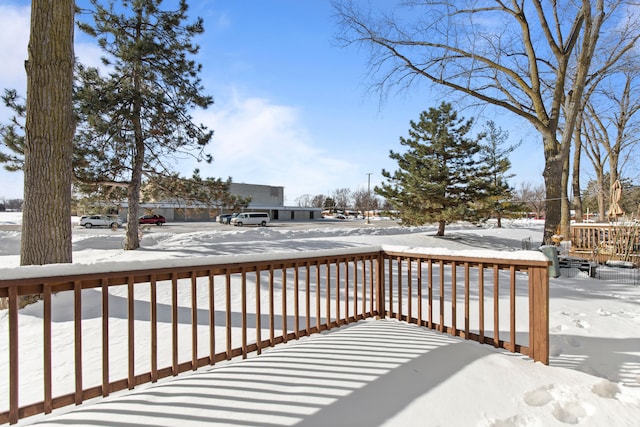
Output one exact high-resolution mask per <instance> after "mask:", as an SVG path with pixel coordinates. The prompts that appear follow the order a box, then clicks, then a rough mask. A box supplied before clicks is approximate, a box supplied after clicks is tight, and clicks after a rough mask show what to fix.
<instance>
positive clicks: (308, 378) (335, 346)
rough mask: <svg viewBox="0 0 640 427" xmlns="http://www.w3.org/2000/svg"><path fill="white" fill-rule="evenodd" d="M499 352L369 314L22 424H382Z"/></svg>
mask: <svg viewBox="0 0 640 427" xmlns="http://www.w3.org/2000/svg"><path fill="white" fill-rule="evenodd" d="M467 346H469V347H467ZM463 347H467V348H463ZM483 347H484V348H483ZM491 352H494V349H492V348H491V347H488V346H480V345H477V344H471V343H469V342H466V343H465V342H464V341H463V340H460V339H457V338H454V337H450V336H447V335H444V334H440V333H437V332H434V331H429V330H427V329H425V328H420V327H417V326H415V325H410V324H407V323H404V322H399V321H395V320H366V321H361V322H358V323H353V324H350V325H347V326H343V327H342V328H338V329H334V330H332V331H329V332H326V333H322V334H315V335H312V336H310V337H306V338H303V339H301V340H299V341H290V342H289V343H288V344H282V345H278V346H276V347H275V348H270V349H268V350H264V352H263V354H262V355H260V356H256V355H253V356H251V357H250V358H248V359H245V360H240V359H238V360H232V361H230V362H225V363H220V364H216V365H215V366H213V367H211V368H202V369H200V370H199V371H197V372H193V373H190V374H185V375H181V376H179V377H177V378H171V379H167V380H164V381H161V382H159V383H156V384H149V385H147V386H141V387H140V388H139V389H136V390H133V391H130V392H120V393H118V394H114V395H112V396H111V397H108V398H105V399H101V398H98V399H94V400H92V401H90V402H87V403H85V404H84V405H82V406H79V407H75V408H74V407H70V408H63V409H61V410H60V411H59V412H57V413H54V414H51V415H48V416H37V417H32V418H27V419H25V420H23V421H22V423H21V424H26V423H30V422H34V421H37V422H38V425H78V424H82V425H102V426H131V425H154V426H180V427H184V426H187V425H193V426H195V425H203V424H206V425H208V426H215V425H227V426H229V425H230V426H290V425H302V426H312V425H323V426H326V425H334V426H337V425H380V424H381V423H382V422H384V420H386V419H388V418H390V417H393V416H394V415H395V414H396V413H397V412H398V411H402V409H403V408H404V407H405V406H406V405H407V403H408V402H410V401H411V400H413V399H414V398H415V397H416V396H419V395H421V394H424V393H426V392H428V391H429V390H430V389H432V388H434V387H436V386H438V385H439V384H440V383H441V382H443V381H446V379H447V378H448V377H449V376H451V375H452V374H454V373H455V372H456V371H459V370H460V369H462V368H463V367H464V366H465V365H467V364H469V363H471V362H472V361H473V360H474V359H476V358H481V357H483V356H484V355H487V354H489V353H491Z"/></svg>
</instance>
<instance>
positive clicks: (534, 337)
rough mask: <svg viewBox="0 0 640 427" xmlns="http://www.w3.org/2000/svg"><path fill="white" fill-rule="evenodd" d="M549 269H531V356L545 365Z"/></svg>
mask: <svg viewBox="0 0 640 427" xmlns="http://www.w3.org/2000/svg"><path fill="white" fill-rule="evenodd" d="M550 263H551V262H550V261H549V264H550ZM548 269H549V266H548V265H547V266H546V267H531V268H530V269H529V352H530V353H529V356H530V357H531V358H532V359H533V360H534V361H536V362H541V363H544V364H545V365H548V364H549V272H548Z"/></svg>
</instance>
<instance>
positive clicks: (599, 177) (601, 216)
mask: <svg viewBox="0 0 640 427" xmlns="http://www.w3.org/2000/svg"><path fill="white" fill-rule="evenodd" d="M596 187H597V188H598V222H604V221H605V218H606V217H607V215H606V208H605V206H604V203H605V191H604V173H603V172H602V169H600V170H596Z"/></svg>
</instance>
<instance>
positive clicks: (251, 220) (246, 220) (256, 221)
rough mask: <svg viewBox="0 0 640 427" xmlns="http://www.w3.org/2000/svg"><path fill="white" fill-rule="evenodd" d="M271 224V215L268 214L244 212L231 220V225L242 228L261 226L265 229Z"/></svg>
mask: <svg viewBox="0 0 640 427" xmlns="http://www.w3.org/2000/svg"><path fill="white" fill-rule="evenodd" d="M268 223H269V214H268V213H266V212H243V213H240V214H238V216H236V217H235V218H232V219H231V224H233V225H235V226H238V227H242V226H243V225H261V226H263V227H265V226H266V225H267V224H268Z"/></svg>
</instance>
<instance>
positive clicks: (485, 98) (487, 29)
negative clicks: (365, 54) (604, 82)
mask: <svg viewBox="0 0 640 427" xmlns="http://www.w3.org/2000/svg"><path fill="white" fill-rule="evenodd" d="M334 4H335V8H336V11H337V16H338V18H339V20H340V23H341V25H342V28H343V29H344V31H343V33H342V34H341V35H340V36H339V40H341V41H342V42H343V44H344V45H345V46H346V45H351V44H358V45H362V46H364V47H367V48H369V49H370V62H369V67H370V73H371V75H372V78H373V79H374V83H373V89H376V90H378V91H379V92H380V93H381V94H383V95H384V94H386V93H388V91H389V90H390V89H391V88H394V87H395V88H397V87H400V88H410V87H414V86H415V85H414V83H415V82H416V80H422V81H425V80H426V81H427V82H429V83H431V84H434V85H437V86H440V87H444V88H446V89H448V90H451V91H452V92H457V93H459V94H462V95H465V96H469V97H471V98H472V99H475V100H477V101H478V102H479V103H480V104H482V105H487V104H492V105H494V106H498V107H500V108H503V109H506V110H507V111H510V112H511V113H513V114H516V115H517V116H520V117H522V118H524V119H526V120H527V121H529V122H530V123H531V124H532V125H533V126H534V128H535V129H536V130H537V131H538V132H539V133H540V135H541V137H542V141H543V146H544V159H545V168H544V172H543V176H544V180H545V187H546V199H547V206H546V222H545V232H544V240H545V242H549V241H550V239H551V236H552V235H553V234H554V233H555V232H556V230H557V228H558V227H559V226H560V224H561V219H562V203H561V201H562V199H563V197H565V198H566V184H565V187H564V189H563V182H564V181H563V180H561V179H559V178H560V177H562V176H563V173H565V176H566V174H567V173H568V168H567V159H568V156H569V151H570V146H571V140H572V136H573V131H574V126H575V124H576V120H577V118H578V115H579V112H580V111H581V108H582V96H583V92H584V89H585V86H586V84H587V81H588V79H589V78H590V75H591V74H590V73H591V65H592V58H593V57H594V54H595V52H596V50H597V48H598V47H599V46H600V45H599V40H600V35H601V34H602V33H603V32H605V31H613V32H615V34H616V40H617V41H616V43H615V44H610V45H607V46H604V47H603V49H605V48H606V50H607V52H608V55H607V58H608V61H607V63H608V64H609V66H610V65H611V64H615V62H616V61H617V60H618V59H619V58H620V57H622V56H623V55H624V54H625V53H626V52H627V51H629V50H630V49H631V48H632V47H633V46H634V45H635V43H636V41H637V40H638V38H639V37H640V32H639V31H638V30H637V24H638V23H637V22H636V21H632V20H634V19H636V20H637V19H638V17H637V15H633V14H626V13H625V12H626V9H625V7H627V6H628V5H629V4H628V2H625V1H623V0H609V1H605V0H581V1H577V2H571V1H553V2H551V1H549V2H544V1H540V0H537V1H532V2H522V1H521V2H518V1H515V0H511V1H498V0H482V1H478V0H468V1H463V0H461V1H456V2H442V1H439V0H423V1H419V2H418V1H410V2H406V3H403V4H406V5H408V6H409V7H412V8H416V10H410V11H409V13H406V14H405V13H404V11H399V10H395V11H394V14H391V13H388V14H384V13H381V14H379V15H377V16H376V15H375V14H374V13H373V12H371V11H367V10H362V9H359V8H358V7H357V6H355V5H354V3H353V2H352V1H347V0H345V1H341V2H335V3H334ZM600 71H601V70H600ZM561 121H562V122H563V126H562V128H561V127H560V123H561Z"/></svg>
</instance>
